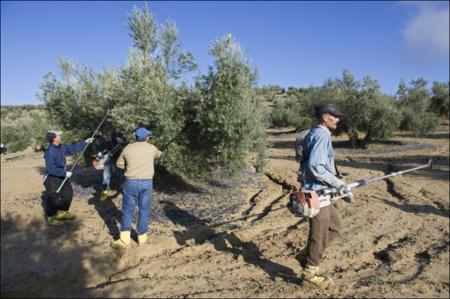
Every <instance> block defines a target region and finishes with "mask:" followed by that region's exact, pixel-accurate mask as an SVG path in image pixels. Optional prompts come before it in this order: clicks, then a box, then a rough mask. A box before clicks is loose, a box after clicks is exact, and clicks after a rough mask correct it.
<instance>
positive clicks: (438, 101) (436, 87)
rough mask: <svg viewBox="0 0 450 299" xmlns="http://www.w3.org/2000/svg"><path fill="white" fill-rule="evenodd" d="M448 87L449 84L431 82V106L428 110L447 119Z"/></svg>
mask: <svg viewBox="0 0 450 299" xmlns="http://www.w3.org/2000/svg"><path fill="white" fill-rule="evenodd" d="M449 85H450V82H447V83H443V82H442V83H440V82H433V87H432V88H431V91H432V96H431V99H430V100H431V105H430V110H431V111H432V112H434V113H435V114H437V115H439V116H441V117H445V118H447V119H448V118H449V111H448V109H449V105H450V104H449Z"/></svg>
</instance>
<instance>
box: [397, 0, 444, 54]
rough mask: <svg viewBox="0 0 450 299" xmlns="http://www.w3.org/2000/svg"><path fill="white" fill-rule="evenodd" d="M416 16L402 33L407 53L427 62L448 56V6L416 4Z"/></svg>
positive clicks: (425, 3)
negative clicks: (421, 57) (419, 56)
mask: <svg viewBox="0 0 450 299" xmlns="http://www.w3.org/2000/svg"><path fill="white" fill-rule="evenodd" d="M415 6H416V7H417V8H418V14H416V15H414V16H413V17H412V19H410V20H409V21H408V23H407V24H406V28H405V30H404V31H403V34H404V39H405V43H406V46H407V49H408V52H412V53H414V54H416V55H417V54H421V56H426V57H423V58H425V59H427V60H429V59H432V60H434V59H433V58H441V57H448V55H449V6H448V4H446V5H439V3H433V2H416V5H415Z"/></svg>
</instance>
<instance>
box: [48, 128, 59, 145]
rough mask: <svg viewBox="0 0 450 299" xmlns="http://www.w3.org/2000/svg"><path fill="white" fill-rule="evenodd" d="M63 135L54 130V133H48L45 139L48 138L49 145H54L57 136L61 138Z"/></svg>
mask: <svg viewBox="0 0 450 299" xmlns="http://www.w3.org/2000/svg"><path fill="white" fill-rule="evenodd" d="M61 135H62V132H61V131H55V130H52V131H48V132H47V135H46V136H45V137H46V138H47V141H48V142H49V143H52V142H53V140H54V139H55V138H56V136H61Z"/></svg>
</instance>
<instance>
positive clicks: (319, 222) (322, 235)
mask: <svg viewBox="0 0 450 299" xmlns="http://www.w3.org/2000/svg"><path fill="white" fill-rule="evenodd" d="M340 230H341V219H340V217H339V213H338V208H337V206H336V204H331V205H329V206H327V207H325V208H321V209H320V212H319V214H318V215H316V216H315V217H313V218H311V219H309V237H308V247H307V250H306V264H307V265H310V266H319V264H320V261H321V259H322V255H323V253H324V251H325V249H326V248H327V247H328V245H329V244H330V243H331V241H333V239H335V238H336V237H337V236H338V235H339V232H340Z"/></svg>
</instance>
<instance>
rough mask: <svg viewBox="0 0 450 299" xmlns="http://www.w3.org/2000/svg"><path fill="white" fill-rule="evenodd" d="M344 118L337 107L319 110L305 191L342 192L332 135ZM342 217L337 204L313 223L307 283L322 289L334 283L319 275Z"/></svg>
mask: <svg viewBox="0 0 450 299" xmlns="http://www.w3.org/2000/svg"><path fill="white" fill-rule="evenodd" d="M342 116H343V114H342V113H341V112H340V111H339V110H338V109H337V107H336V105H334V104H320V105H317V106H316V107H315V117H316V118H317V124H316V125H315V126H314V127H313V128H311V130H310V132H309V133H308V135H307V136H306V139H305V144H306V148H307V159H306V161H305V162H304V163H302V168H303V169H302V175H303V177H302V180H303V188H304V189H307V190H320V189H324V188H329V187H335V188H340V187H342V186H343V185H345V182H344V181H342V180H340V179H339V178H338V177H337V176H336V175H337V172H336V167H335V163H334V151H333V146H332V143H331V131H330V130H334V129H336V127H337V124H338V122H339V120H340V118H341V117H342ZM340 227H341V221H340V217H339V214H338V211H337V207H336V205H335V204H332V205H330V206H327V207H324V208H321V209H320V213H319V214H318V215H317V216H315V217H313V218H311V219H310V222H309V237H308V246H307V249H306V265H304V266H305V267H304V270H303V275H302V277H303V280H304V281H307V282H310V283H312V284H314V285H316V286H318V287H320V288H328V287H329V286H331V285H332V280H331V279H330V278H328V277H325V276H323V275H319V274H318V271H319V264H320V261H321V259H322V255H323V252H324V251H325V249H326V247H327V246H328V244H329V243H330V242H331V241H332V240H333V239H334V238H335V237H336V236H337V235H338V234H339V231H340Z"/></svg>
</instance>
